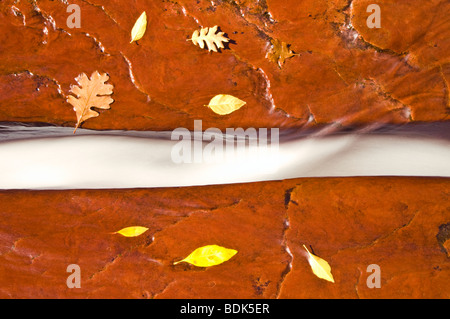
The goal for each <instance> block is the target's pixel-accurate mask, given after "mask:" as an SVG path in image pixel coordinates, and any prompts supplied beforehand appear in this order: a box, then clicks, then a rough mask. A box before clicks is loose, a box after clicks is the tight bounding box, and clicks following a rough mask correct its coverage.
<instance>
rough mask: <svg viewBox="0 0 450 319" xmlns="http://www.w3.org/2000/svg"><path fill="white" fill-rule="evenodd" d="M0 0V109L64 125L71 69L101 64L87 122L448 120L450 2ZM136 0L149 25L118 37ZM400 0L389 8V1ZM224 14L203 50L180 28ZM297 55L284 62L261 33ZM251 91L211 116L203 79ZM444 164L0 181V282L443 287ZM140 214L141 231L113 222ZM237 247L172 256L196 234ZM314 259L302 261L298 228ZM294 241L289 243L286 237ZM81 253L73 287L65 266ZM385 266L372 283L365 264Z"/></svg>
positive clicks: (104, 125) (160, 287)
mask: <svg viewBox="0 0 450 319" xmlns="http://www.w3.org/2000/svg"><path fill="white" fill-rule="evenodd" d="M71 3H75V4H78V5H79V6H80V7H81V29H69V28H68V27H67V25H66V19H67V17H68V15H69V13H67V12H66V8H67V5H66V4H65V3H64V1H50V0H47V1H44V0H36V1H19V2H17V1H13V0H4V1H0V30H2V32H0V46H1V50H0V121H21V122H47V123H54V124H57V125H63V126H75V123H76V116H75V112H74V111H73V110H72V108H71V106H70V105H69V104H68V103H67V102H66V101H65V99H66V96H67V94H69V89H70V85H71V84H75V80H74V78H75V77H76V76H77V75H78V74H80V73H82V72H85V73H87V74H88V75H90V74H91V73H92V72H93V71H95V70H98V71H100V72H107V73H108V74H109V75H110V81H109V82H110V83H111V84H113V85H114V94H113V98H114V100H115V102H114V103H113V104H112V106H111V109H110V110H107V111H101V112H100V113H101V115H100V116H99V117H98V118H95V119H90V120H88V121H86V122H85V123H83V125H82V127H84V128H90V129H125V130H132V129H136V130H171V129H174V128H177V127H180V126H181V127H186V128H189V129H193V123H194V120H196V119H201V120H203V128H207V127H218V128H220V129H224V128H227V127H239V126H241V127H282V128H288V127H310V126H314V125H321V124H329V123H334V124H337V125H338V126H339V125H363V126H364V125H368V124H379V123H406V122H409V121H442V120H448V116H449V114H450V112H449V109H450V97H449V92H450V90H449V87H450V86H449V83H450V53H449V52H450V40H449V39H450V34H449V33H450V20H449V19H448V16H449V13H450V3H449V2H448V1H439V0H432V1H422V0H414V1H413V0H404V1H395V2H392V1H386V0H378V1H377V4H379V5H380V7H381V10H382V15H381V23H382V28H381V29H370V28H368V27H367V25H366V19H367V17H368V13H367V12H366V8H367V6H368V5H369V4H371V3H372V1H369V0H353V1H348V0H332V1H325V0H323V1H322V0H320V1H313V0H311V1H301V2H299V1H294V0H283V1H281V0H266V1H258V2H257V4H256V2H254V1H247V0H237V1H223V0H222V1H220V0H219V1H214V2H212V1H206V0H181V1H176V2H173V1H164V0H162V1H151V0H147V1H145V0H138V1H134V2H133V5H130V3H128V2H126V1H119V0H109V1H101V0H89V1H79V0H73V1H71ZM142 11H146V12H147V15H148V27H147V31H146V34H145V36H144V37H143V38H142V39H141V40H139V41H138V43H132V44H130V43H129V42H130V31H131V28H132V27H133V25H134V22H135V21H136V19H137V18H138V17H139V15H140V14H141V12H142ZM399 17H401V18H399ZM214 25H219V26H220V28H221V30H222V31H224V32H226V33H227V34H228V37H229V38H230V39H231V40H232V42H231V43H230V44H229V46H228V48H227V49H225V50H222V52H221V53H209V52H207V51H206V50H202V49H200V48H199V47H197V46H195V45H193V44H192V43H190V42H189V41H186V39H188V38H190V36H191V35H192V32H193V31H194V30H196V29H198V28H200V27H201V26H202V27H210V26H214ZM272 39H278V40H280V41H283V42H286V43H288V44H289V45H290V48H291V50H293V51H294V52H295V53H296V54H297V55H296V56H294V57H292V58H290V59H288V60H287V61H286V63H285V64H284V66H283V67H282V68H279V67H278V66H277V65H276V64H275V63H272V62H270V61H269V60H268V59H267V58H266V55H267V53H268V52H270V50H271V45H270V43H271V40H272ZM221 93H222V94H232V95H235V96H236V97H238V98H240V99H242V100H245V101H246V102H247V104H246V105H245V106H244V107H243V108H241V109H240V110H238V111H237V112H235V113H233V114H230V115H227V116H219V115H216V114H214V113H213V112H212V111H211V110H209V109H208V108H206V107H205V106H204V105H205V104H208V102H209V100H210V99H211V98H212V97H213V96H214V95H216V94H221ZM449 195H450V184H449V181H448V179H428V178H423V179H416V178H347V179H297V180H289V181H283V182H267V183H254V184H246V185H224V186H211V187H193V188H170V189H138V190H98V191H93V190H89V191H78V190H76V191H75V190H74V191H51V192H50V191H39V192H38V191H14V192H13V191H8V192H6V191H3V192H0V216H1V219H2V221H3V222H2V224H1V226H0V297H1V298H86V297H90V298H277V297H278V298H399V297H406V298H418V297H425V298H450V291H449V289H448V287H449V285H450V279H449V278H450V276H449V271H450V262H449V251H450V248H449V247H450V244H449V238H448V232H446V231H441V230H442V229H443V227H444V226H445V225H448V224H449V223H450V206H449V204H448V203H449ZM133 225H141V226H146V227H148V228H149V231H147V232H146V233H144V234H143V235H141V236H139V237H136V238H125V237H122V236H120V235H117V234H111V233H112V232H115V231H117V230H119V229H121V228H123V227H127V226H133ZM207 244H218V245H222V246H225V247H228V248H234V249H237V250H238V251H239V253H238V254H237V255H236V256H235V257H233V258H232V259H231V260H229V261H227V262H226V263H223V264H221V265H219V266H215V267H211V268H208V269H201V268H196V267H193V266H189V265H187V264H179V265H177V266H173V265H172V264H173V262H174V261H176V260H180V259H181V258H183V257H185V256H186V255H187V254H188V253H190V252H191V251H192V250H194V249H195V248H197V247H199V246H202V245H207ZM303 244H305V245H307V246H309V247H310V248H311V249H312V250H313V252H314V253H315V254H316V255H318V256H320V257H322V258H324V259H325V260H327V261H328V262H329V263H330V265H331V267H332V272H333V275H334V278H335V280H336V283H335V284H332V283H329V282H326V281H324V280H321V279H319V278H317V277H316V276H314V274H313V273H312V272H311V269H310V267H309V265H308V263H307V260H306V258H305V255H304V249H303V247H302V245H303ZM287 248H289V249H287ZM69 264H78V265H80V267H81V276H82V282H81V286H82V288H81V289H69V288H67V286H66V279H67V276H68V275H69V274H68V273H67V272H66V267H67V266H68V265H69ZM370 264H377V265H379V266H380V268H381V288H380V289H369V288H368V287H367V285H366V280H367V277H368V275H369V273H367V271H366V270H367V266H368V265H370Z"/></svg>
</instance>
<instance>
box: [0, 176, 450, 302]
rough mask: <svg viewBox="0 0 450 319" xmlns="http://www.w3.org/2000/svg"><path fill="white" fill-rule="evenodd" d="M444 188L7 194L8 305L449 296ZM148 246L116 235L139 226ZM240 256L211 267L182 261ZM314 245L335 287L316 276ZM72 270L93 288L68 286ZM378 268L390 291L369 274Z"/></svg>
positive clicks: (347, 184) (362, 184)
mask: <svg viewBox="0 0 450 319" xmlns="http://www.w3.org/2000/svg"><path fill="white" fill-rule="evenodd" d="M449 196H450V184H449V182H448V180H446V179H442V180H440V179H426V178H414V179H408V178H348V179H298V180H291V181H285V182H267V183H254V184H245V185H226V186H211V187H192V188H173V189H153V190H123V191H118V190H117V191H113V190H111V191H93V190H91V191H46V192H44V191H42V192H39V191H35V192H27V191H15V192H1V193H0V214H1V219H2V225H1V229H0V274H1V276H0V287H1V288H0V297H2V298H7V297H13V298H17V297H20V298H27V297H29V298H32V297H34V298H36V297H41V298H86V297H90V298H113V297H116V298H188V299H190V298H449V297H450V291H449V289H448V287H449V285H450V276H449V273H450V259H449V257H448V241H449V239H450V232H449V224H450V205H449ZM133 225H140V226H145V227H148V228H149V230H148V231H147V232H146V233H144V234H143V235H141V236H139V237H136V238H126V237H122V236H121V235H118V234H112V232H115V231H117V230H119V229H122V228H124V227H127V226H133ZM208 244H218V245H221V246H224V247H228V248H233V249H236V250H238V254H237V255H236V256H234V257H233V258H232V259H230V260H229V261H227V262H225V263H223V264H221V265H218V266H214V267H210V268H206V269H205V268H197V267H194V266H190V265H188V264H178V265H176V266H173V262H174V261H177V260H180V259H182V258H184V257H185V256H186V255H187V254H189V253H190V252H191V251H193V250H194V249H195V248H198V247H200V246H203V245H208ZM303 245H307V246H308V247H311V249H312V250H313V251H314V253H315V254H316V255H318V256H320V257H322V258H324V259H325V260H327V261H328V262H329V263H330V265H331V267H332V273H333V275H334V278H335V281H336V282H335V283H334V284H333V283H330V282H327V281H325V280H322V279H319V278H317V277H316V276H315V275H314V274H313V273H312V272H311V268H310V266H309V264H308V262H307V259H306V258H305V254H304V249H303ZM69 264H78V265H79V266H80V268H81V288H80V289H77V288H73V289H69V288H67V286H66V279H67V277H68V276H69V273H67V272H66V268H67V266H68V265H69ZM371 264H377V265H379V267H380V269H381V288H373V289H369V288H368V287H367V284H366V281H367V278H368V276H369V275H370V274H371V273H368V272H367V267H368V266H369V265H371Z"/></svg>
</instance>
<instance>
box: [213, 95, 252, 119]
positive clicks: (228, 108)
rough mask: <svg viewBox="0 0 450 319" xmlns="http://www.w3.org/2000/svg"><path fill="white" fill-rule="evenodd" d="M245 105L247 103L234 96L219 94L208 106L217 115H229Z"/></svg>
mask: <svg viewBox="0 0 450 319" xmlns="http://www.w3.org/2000/svg"><path fill="white" fill-rule="evenodd" d="M245 104H247V103H246V102H244V101H242V100H240V99H238V98H237V97H234V96H232V95H227V94H219V95H216V96H215V97H213V98H212V99H211V101H210V102H209V104H208V105H207V106H208V107H209V108H210V109H211V110H213V111H214V112H215V113H217V114H220V115H227V114H230V113H233V112H234V111H236V110H238V109H240V108H241V107H242V106H244V105H245Z"/></svg>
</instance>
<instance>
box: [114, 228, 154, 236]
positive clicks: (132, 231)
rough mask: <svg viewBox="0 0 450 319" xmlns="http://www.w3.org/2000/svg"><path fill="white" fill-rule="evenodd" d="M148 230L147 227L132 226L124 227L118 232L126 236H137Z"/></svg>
mask: <svg viewBox="0 0 450 319" xmlns="http://www.w3.org/2000/svg"><path fill="white" fill-rule="evenodd" d="M147 230H148V228H147V227H142V226H131V227H126V228H123V229H121V230H119V231H118V232H116V233H117V234H121V235H122V236H125V237H137V236H139V235H142V234H143V233H145V232H146V231H147ZM116 233H115V234H116Z"/></svg>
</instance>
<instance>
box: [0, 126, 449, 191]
mask: <svg viewBox="0 0 450 319" xmlns="http://www.w3.org/2000/svg"><path fill="white" fill-rule="evenodd" d="M176 143H177V141H171V140H167V139H150V138H142V137H124V136H114V135H109V136H107V135H88V136H85V135H80V136H71V137H52V138H41V139H25V140H12V141H6V142H3V143H0V189H79V188H83V189H88V188H138V187H146V188H147V187H172V186H193V185H212V184H228V183H242V182H257V181H269V180H280V179H289V178H299V177H333V176H341V177H343V176H440V177H450V142H449V140H448V139H438V138H426V137H406V136H398V135H385V134H380V135H377V134H372V135H369V134H348V135H336V136H330V137H322V138H318V137H317V138H311V137H310V138H303V139H297V140H292V141H289V142H282V143H280V145H279V153H278V157H277V158H276V157H274V158H271V157H264V158H261V157H259V158H255V157H252V156H248V157H244V158H240V159H237V160H235V161H231V162H230V161H222V162H216V163H212V164H207V163H201V164H176V163H174V161H173V160H172V158H171V150H172V147H173V146H174V145H175V144H176ZM268 168H270V169H268Z"/></svg>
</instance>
